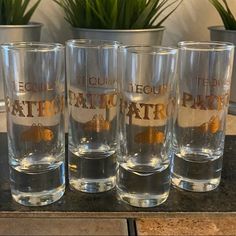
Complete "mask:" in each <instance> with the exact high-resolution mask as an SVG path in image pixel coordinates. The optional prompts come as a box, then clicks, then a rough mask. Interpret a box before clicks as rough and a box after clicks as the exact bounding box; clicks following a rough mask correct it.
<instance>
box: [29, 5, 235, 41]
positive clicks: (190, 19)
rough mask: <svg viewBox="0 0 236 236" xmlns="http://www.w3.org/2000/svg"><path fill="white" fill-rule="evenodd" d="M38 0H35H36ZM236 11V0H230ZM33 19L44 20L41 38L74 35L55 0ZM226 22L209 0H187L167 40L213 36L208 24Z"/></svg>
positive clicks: (61, 38) (168, 24) (174, 17)
mask: <svg viewBox="0 0 236 236" xmlns="http://www.w3.org/2000/svg"><path fill="white" fill-rule="evenodd" d="M33 2H35V0H32V3H33ZM228 3H229V5H230V6H231V8H232V9H233V12H234V14H235V15H236V0H228ZM32 21H38V22H41V23H43V24H44V27H43V31H42V36H41V40H42V41H45V42H61V43H64V42H65V41H66V40H67V39H70V38H71V31H70V26H69V25H68V24H67V23H66V22H65V20H64V14H63V11H62V9H61V8H60V7H59V6H58V5H57V4H56V3H54V2H53V1H52V0H42V1H41V3H40V5H39V8H38V9H37V10H36V12H35V14H34V15H33V17H32ZM219 24H222V23H221V20H220V17H219V16H218V14H217V12H216V10H215V9H214V8H213V6H212V5H211V4H210V3H209V1H208V0H184V1H183V3H182V4H181V6H180V7H179V8H178V9H177V11H176V12H175V13H174V14H173V15H172V16H171V17H170V18H169V19H168V20H167V21H166V22H165V23H164V26H166V31H165V34H164V40H163V44H165V45H176V43H177V42H178V41H181V40H209V32H208V29H207V27H208V26H211V25H219Z"/></svg>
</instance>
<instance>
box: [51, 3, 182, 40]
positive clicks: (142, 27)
mask: <svg viewBox="0 0 236 236" xmlns="http://www.w3.org/2000/svg"><path fill="white" fill-rule="evenodd" d="M54 1H55V2H56V3H57V4H59V5H60V6H61V7H62V9H63V10H64V12H65V19H66V21H67V22H68V23H69V24H70V25H71V26H72V33H73V36H74V37H75V38H90V39H106V40H116V41H119V42H122V43H124V44H149V45H154V44H161V41H162V36H163V31H164V29H165V28H164V27H163V26H162V24H163V22H164V21H165V20H166V19H167V18H168V17H169V16H170V15H171V14H172V13H173V12H174V11H175V10H176V9H177V7H178V6H179V5H180V3H181V2H182V1H183V0H96V1H91V0H54Z"/></svg>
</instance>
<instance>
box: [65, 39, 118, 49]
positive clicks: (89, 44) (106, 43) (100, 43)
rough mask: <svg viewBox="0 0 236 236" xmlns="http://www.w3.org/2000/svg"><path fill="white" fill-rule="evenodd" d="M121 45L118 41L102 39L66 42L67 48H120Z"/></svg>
mask: <svg viewBox="0 0 236 236" xmlns="http://www.w3.org/2000/svg"><path fill="white" fill-rule="evenodd" d="M120 45H121V43H120V42H118V41H115V40H114V41H113V40H101V39H70V40H67V41H66V46H67V47H75V48H101V47H104V48H106V47H109V48H110V47H111V48H118V47H119V46H120Z"/></svg>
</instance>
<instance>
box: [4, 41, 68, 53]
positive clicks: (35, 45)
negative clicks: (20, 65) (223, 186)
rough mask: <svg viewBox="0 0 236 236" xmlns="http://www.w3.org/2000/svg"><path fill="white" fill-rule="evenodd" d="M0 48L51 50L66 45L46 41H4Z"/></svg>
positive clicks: (58, 49) (60, 48) (35, 50)
mask: <svg viewBox="0 0 236 236" xmlns="http://www.w3.org/2000/svg"><path fill="white" fill-rule="evenodd" d="M0 48H1V49H3V50H7V51H10V50H12V51H19V50H24V51H26V52H50V51H60V50H63V49H64V48H65V47H64V45H63V44H60V43H45V42H12V43H3V44H1V45H0Z"/></svg>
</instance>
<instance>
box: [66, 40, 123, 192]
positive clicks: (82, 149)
mask: <svg viewBox="0 0 236 236" xmlns="http://www.w3.org/2000/svg"><path fill="white" fill-rule="evenodd" d="M118 46H119V45H118V44H117V43H116V42H110V41H99V40H71V41H68V42H67V47H66V55H67V79H68V102H69V103H68V107H69V179H70V186H71V188H73V189H77V190H80V191H82V192H87V193H95V192H104V191H108V190H110V189H112V188H113V187H114V186H115V174H116V169H117V168H116V167H117V164H116V156H117V114H118V113H117V106H118V96H117V49H118Z"/></svg>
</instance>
